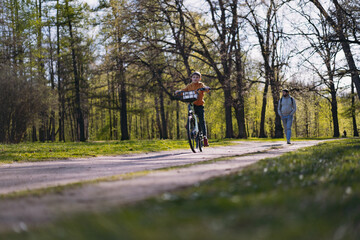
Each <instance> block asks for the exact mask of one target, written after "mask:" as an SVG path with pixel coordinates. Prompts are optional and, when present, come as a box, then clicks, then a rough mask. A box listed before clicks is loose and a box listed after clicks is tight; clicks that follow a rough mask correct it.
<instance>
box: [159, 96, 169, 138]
mask: <svg viewBox="0 0 360 240" xmlns="http://www.w3.org/2000/svg"><path fill="white" fill-rule="evenodd" d="M160 116H161V125H162V134H163V139H168V132H167V122H166V113H165V106H164V94H163V92H162V90H160Z"/></svg>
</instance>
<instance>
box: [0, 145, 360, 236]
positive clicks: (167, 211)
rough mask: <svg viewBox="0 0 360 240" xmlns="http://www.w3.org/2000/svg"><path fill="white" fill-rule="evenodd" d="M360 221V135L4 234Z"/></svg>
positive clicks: (307, 226)
mask: <svg viewBox="0 0 360 240" xmlns="http://www.w3.org/2000/svg"><path fill="white" fill-rule="evenodd" d="M359 224H360V140H359V139H346V140H343V141H333V142H329V143H323V144H321V145H319V146H315V147H311V148H308V149H305V150H299V151H297V152H295V153H288V154H285V155H283V156H281V157H278V158H272V159H266V160H263V161H260V162H258V163H257V164H255V165H252V166H250V167H248V168H246V169H245V170H243V171H241V172H238V173H237V174H233V175H230V176H227V177H223V178H217V179H214V180H210V181H207V182H203V183H201V184H200V185H199V186H195V187H191V188H188V189H185V190H181V191H176V192H171V193H165V194H163V195H161V196H159V197H157V198H153V199H149V200H147V201H144V202H142V203H138V204H136V205H132V206H126V207H121V206H119V207H118V208H115V209H111V211H109V212H106V213H97V214H94V213H86V214H81V215H76V216H69V217H68V218H67V219H63V220H61V221H59V222H57V223H54V224H51V225H49V226H47V227H43V228H39V229H33V230H31V231H26V232H24V231H23V232H20V233H11V234H6V235H5V234H3V235H0V239H9V240H11V239H22V240H25V239H34V240H35V239H36V240H42V239H76V240H83V239H84V240H85V239H86V240H93V239H94V240H95V239H102V240H107V239H109V240H110V239H154V240H155V239H156V240H161V239H230V240H231V239H247V240H248V239H256V240H258V239H316V240H318V239H324V240H325V239H326V240H327V239H360V225H359Z"/></svg>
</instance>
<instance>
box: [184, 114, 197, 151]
mask: <svg viewBox="0 0 360 240" xmlns="http://www.w3.org/2000/svg"><path fill="white" fill-rule="evenodd" d="M194 127H195V119H194V118H193V117H192V116H189V117H188V122H187V125H186V130H187V135H188V140H189V145H190V148H191V150H192V151H193V152H194V153H196V151H195V144H196V142H195V141H196V136H195V135H194V134H193V129H194Z"/></svg>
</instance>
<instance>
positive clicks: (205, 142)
mask: <svg viewBox="0 0 360 240" xmlns="http://www.w3.org/2000/svg"><path fill="white" fill-rule="evenodd" d="M209 146H210V145H209V142H208V139H207V138H206V137H204V147H209Z"/></svg>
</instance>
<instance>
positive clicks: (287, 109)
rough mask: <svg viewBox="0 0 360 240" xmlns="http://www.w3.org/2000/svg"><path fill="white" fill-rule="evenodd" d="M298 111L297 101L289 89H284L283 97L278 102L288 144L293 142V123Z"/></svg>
mask: <svg viewBox="0 0 360 240" xmlns="http://www.w3.org/2000/svg"><path fill="white" fill-rule="evenodd" d="M295 112H296V101H295V99H294V98H293V97H291V96H290V94H289V90H288V89H283V90H282V97H281V98H280V100H279V104H278V113H279V115H280V117H281V120H282V122H283V126H284V129H285V135H286V141H287V144H291V142H290V139H291V125H292V121H293V116H294V113H295Z"/></svg>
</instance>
